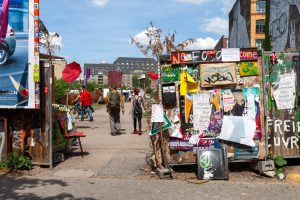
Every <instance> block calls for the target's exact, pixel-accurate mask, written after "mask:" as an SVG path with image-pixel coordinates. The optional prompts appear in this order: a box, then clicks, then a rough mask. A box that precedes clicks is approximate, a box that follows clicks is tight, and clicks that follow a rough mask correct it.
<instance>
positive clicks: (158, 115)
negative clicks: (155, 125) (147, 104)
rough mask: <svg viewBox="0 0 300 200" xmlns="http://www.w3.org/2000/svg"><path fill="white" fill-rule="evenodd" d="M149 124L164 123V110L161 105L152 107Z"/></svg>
mask: <svg viewBox="0 0 300 200" xmlns="http://www.w3.org/2000/svg"><path fill="white" fill-rule="evenodd" d="M151 122H164V109H163V105H162V104H153V105H152V115H151Z"/></svg>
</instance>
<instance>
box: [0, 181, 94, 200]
mask: <svg viewBox="0 0 300 200" xmlns="http://www.w3.org/2000/svg"><path fill="white" fill-rule="evenodd" d="M55 185H56V186H60V187H67V186H68V184H67V183H65V182H64V181H61V180H55V179H53V180H41V179H28V178H23V177H15V176H4V175H0V199H18V200H28V199H31V200H33V199H44V200H61V199H62V200H64V199H78V200H79V199H82V198H75V197H74V196H73V195H72V194H68V193H59V191H57V195H55V196H48V197H41V196H37V195H36V194H33V193H30V192H26V191H27V190H30V189H33V188H38V187H47V186H55ZM84 199H87V200H94V198H84Z"/></svg>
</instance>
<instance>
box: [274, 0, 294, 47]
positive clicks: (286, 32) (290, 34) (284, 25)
mask: <svg viewBox="0 0 300 200" xmlns="http://www.w3.org/2000/svg"><path fill="white" fill-rule="evenodd" d="M299 28H300V1H298V0H296V1H295V0H271V5H270V34H271V36H272V47H273V51H275V52H280V51H283V50H285V49H295V48H297V47H299V46H300V33H299Z"/></svg>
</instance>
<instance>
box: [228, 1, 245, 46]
mask: <svg viewBox="0 0 300 200" xmlns="http://www.w3.org/2000/svg"><path fill="white" fill-rule="evenodd" d="M249 5H250V0H238V1H236V3H235V4H234V6H233V8H232V10H231V11H230V13H229V47H233V48H247V47H250V6H249ZM241 8H243V9H241Z"/></svg>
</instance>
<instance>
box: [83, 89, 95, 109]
mask: <svg viewBox="0 0 300 200" xmlns="http://www.w3.org/2000/svg"><path fill="white" fill-rule="evenodd" d="M91 100H92V96H91V93H90V92H89V91H87V90H86V89H83V92H82V93H81V95H80V102H81V103H82V106H90V105H91Z"/></svg>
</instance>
